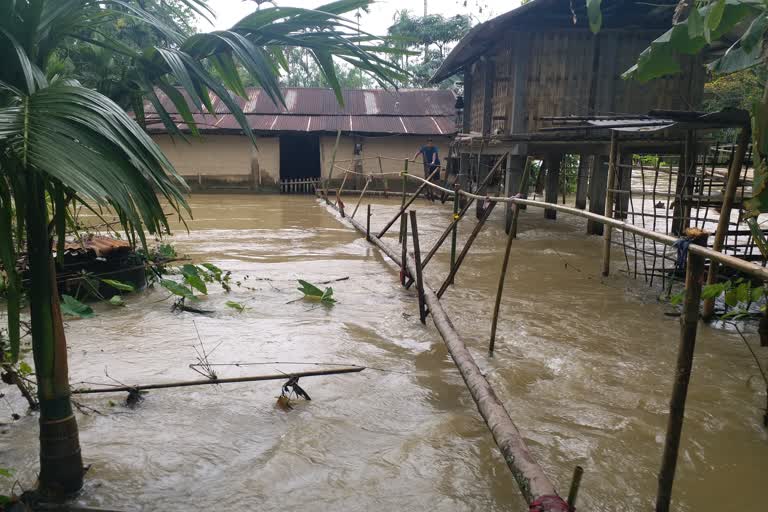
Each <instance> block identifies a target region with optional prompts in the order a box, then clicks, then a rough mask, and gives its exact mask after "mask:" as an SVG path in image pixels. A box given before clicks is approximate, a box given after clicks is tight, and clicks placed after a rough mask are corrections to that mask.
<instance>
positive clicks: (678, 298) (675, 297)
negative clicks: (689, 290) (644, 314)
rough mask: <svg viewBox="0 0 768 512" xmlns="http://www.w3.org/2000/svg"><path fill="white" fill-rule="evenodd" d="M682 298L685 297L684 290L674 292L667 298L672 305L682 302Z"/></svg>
mask: <svg viewBox="0 0 768 512" xmlns="http://www.w3.org/2000/svg"><path fill="white" fill-rule="evenodd" d="M684 298H685V292H684V291H683V292H680V293H676V294H674V295H672V296H671V297H670V298H669V302H670V304H672V305H673V306H677V305H679V304H681V303H682V302H683V299H684Z"/></svg>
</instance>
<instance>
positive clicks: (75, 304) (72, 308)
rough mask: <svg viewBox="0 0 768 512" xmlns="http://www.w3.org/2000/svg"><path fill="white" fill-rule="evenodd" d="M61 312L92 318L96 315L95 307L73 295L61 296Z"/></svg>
mask: <svg viewBox="0 0 768 512" xmlns="http://www.w3.org/2000/svg"><path fill="white" fill-rule="evenodd" d="M61 312H62V313H64V314H65V315H69V316H76V317H79V318H91V317H92V316H94V313H93V309H91V307H90V306H87V305H85V304H83V303H82V302H80V301H79V300H77V299H76V298H74V297H72V296H71V295H62V296H61Z"/></svg>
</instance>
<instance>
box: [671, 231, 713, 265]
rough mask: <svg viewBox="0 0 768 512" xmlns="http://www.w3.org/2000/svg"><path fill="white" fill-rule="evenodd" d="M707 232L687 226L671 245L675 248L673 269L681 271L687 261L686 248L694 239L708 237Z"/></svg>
mask: <svg viewBox="0 0 768 512" xmlns="http://www.w3.org/2000/svg"><path fill="white" fill-rule="evenodd" d="M708 236H709V233H708V232H706V231H703V230H701V229H698V228H688V229H686V230H685V231H684V232H683V236H681V237H680V238H679V239H678V240H677V241H676V242H675V243H674V244H672V247H674V248H675V249H677V260H676V261H675V270H678V271H680V272H683V271H684V270H685V264H686V262H687V261H688V248H689V247H690V246H691V244H692V243H694V242H695V241H696V240H698V239H700V238H702V237H708Z"/></svg>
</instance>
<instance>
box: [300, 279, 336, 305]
mask: <svg viewBox="0 0 768 512" xmlns="http://www.w3.org/2000/svg"><path fill="white" fill-rule="evenodd" d="M299 284H300V285H301V287H300V288H297V290H299V291H300V292H301V293H303V294H304V298H305V299H309V300H316V301H320V302H321V303H323V304H325V305H327V306H332V305H334V304H335V303H336V299H334V298H333V288H331V287H328V288H326V289H325V291H323V290H321V289H320V288H318V287H317V286H315V285H313V284H312V283H308V282H307V281H304V280H302V279H299Z"/></svg>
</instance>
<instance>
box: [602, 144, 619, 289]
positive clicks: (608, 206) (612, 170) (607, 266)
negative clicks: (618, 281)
mask: <svg viewBox="0 0 768 512" xmlns="http://www.w3.org/2000/svg"><path fill="white" fill-rule="evenodd" d="M618 153H619V143H618V133H617V132H616V130H612V131H611V153H610V157H609V160H608V185H607V187H606V191H605V216H606V217H608V218H613V193H614V192H613V189H614V184H615V183H616V160H617V159H618ZM611 234H612V233H611V226H610V225H606V226H605V229H604V232H603V276H607V275H608V274H609V273H610V270H611Z"/></svg>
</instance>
